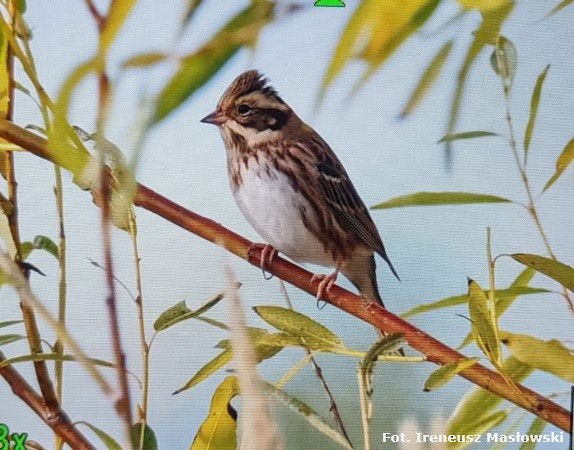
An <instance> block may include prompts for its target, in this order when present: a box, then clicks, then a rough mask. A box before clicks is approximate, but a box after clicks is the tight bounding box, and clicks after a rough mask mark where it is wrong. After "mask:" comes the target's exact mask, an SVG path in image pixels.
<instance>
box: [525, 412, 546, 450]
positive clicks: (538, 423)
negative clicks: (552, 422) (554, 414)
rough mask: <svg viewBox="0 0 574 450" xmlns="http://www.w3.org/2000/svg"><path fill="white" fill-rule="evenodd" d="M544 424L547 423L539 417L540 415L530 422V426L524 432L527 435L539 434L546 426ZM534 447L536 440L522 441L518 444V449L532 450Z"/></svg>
mask: <svg viewBox="0 0 574 450" xmlns="http://www.w3.org/2000/svg"><path fill="white" fill-rule="evenodd" d="M546 425H548V422H546V421H545V420H544V419H541V418H540V417H537V418H536V419H534V421H533V422H532V425H530V428H528V431H527V432H526V434H527V435H529V436H539V435H541V434H542V432H543V431H544V428H546ZM535 448H536V442H533V441H529V442H523V443H522V445H521V446H520V450H534V449H535Z"/></svg>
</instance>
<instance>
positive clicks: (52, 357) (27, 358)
mask: <svg viewBox="0 0 574 450" xmlns="http://www.w3.org/2000/svg"><path fill="white" fill-rule="evenodd" d="M86 360H87V361H88V362H89V363H91V364H95V365H98V366H103V367H114V364H113V363H111V362H108V361H104V360H103V359H95V358H86ZM37 361H77V358H76V357H75V356H73V355H60V354H59V353H34V354H29V355H22V356H15V357H13V358H6V359H4V360H2V362H0V368H2V367H7V366H9V365H10V364H16V363H21V362H37Z"/></svg>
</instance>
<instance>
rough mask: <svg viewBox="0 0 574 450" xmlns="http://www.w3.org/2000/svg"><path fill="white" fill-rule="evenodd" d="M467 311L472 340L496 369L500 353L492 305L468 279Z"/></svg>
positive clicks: (477, 286) (473, 282) (499, 362)
mask: <svg viewBox="0 0 574 450" xmlns="http://www.w3.org/2000/svg"><path fill="white" fill-rule="evenodd" d="M468 311H469V314H470V321H471V325H472V335H473V337H474V340H475V341H476V343H477V345H478V347H479V348H480V349H481V350H482V352H483V353H484V354H485V355H486V356H487V357H488V359H489V360H490V361H491V362H492V363H493V364H494V365H496V367H497V368H498V367H500V365H501V358H502V352H501V350H500V338H499V335H498V323H497V320H496V315H495V313H494V304H493V303H492V302H491V300H490V299H489V298H488V297H487V296H486V295H485V294H484V291H483V290H482V289H481V287H480V286H479V285H478V283H477V282H476V281H473V280H470V279H469V282H468Z"/></svg>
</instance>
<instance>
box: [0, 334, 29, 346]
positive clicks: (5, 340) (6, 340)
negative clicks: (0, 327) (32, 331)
mask: <svg viewBox="0 0 574 450" xmlns="http://www.w3.org/2000/svg"><path fill="white" fill-rule="evenodd" d="M22 339H26V336H23V335H21V334H0V345H7V344H11V343H12V342H17V341H21V340H22Z"/></svg>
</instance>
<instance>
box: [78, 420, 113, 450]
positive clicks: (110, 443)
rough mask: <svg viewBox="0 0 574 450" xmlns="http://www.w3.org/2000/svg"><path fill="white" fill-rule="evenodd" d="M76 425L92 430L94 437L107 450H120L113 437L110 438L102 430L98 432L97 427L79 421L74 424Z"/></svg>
mask: <svg viewBox="0 0 574 450" xmlns="http://www.w3.org/2000/svg"><path fill="white" fill-rule="evenodd" d="M76 423H77V424H82V425H85V426H87V427H88V428H89V429H90V430H92V431H93V432H94V433H95V434H96V436H98V437H99V438H100V440H101V441H102V442H103V443H104V445H105V446H106V448H107V449H108V450H122V446H121V445H120V444H119V443H118V441H116V440H115V439H114V438H113V437H111V436H110V435H109V434H108V433H106V432H105V431H103V430H100V429H99V428H98V427H96V426H94V425H92V424H91V423H89V422H84V421H79V422H76Z"/></svg>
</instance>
